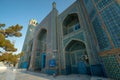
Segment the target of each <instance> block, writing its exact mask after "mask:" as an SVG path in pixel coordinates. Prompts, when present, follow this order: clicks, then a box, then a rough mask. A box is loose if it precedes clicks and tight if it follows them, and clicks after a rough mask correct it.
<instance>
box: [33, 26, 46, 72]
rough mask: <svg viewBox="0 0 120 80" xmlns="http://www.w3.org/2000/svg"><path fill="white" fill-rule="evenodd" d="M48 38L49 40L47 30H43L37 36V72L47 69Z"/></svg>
mask: <svg viewBox="0 0 120 80" xmlns="http://www.w3.org/2000/svg"><path fill="white" fill-rule="evenodd" d="M46 38H47V30H46V29H44V28H43V29H41V30H40V32H39V34H38V36H37V45H36V46H37V50H36V60H35V68H36V70H40V71H41V69H43V68H45V62H46Z"/></svg>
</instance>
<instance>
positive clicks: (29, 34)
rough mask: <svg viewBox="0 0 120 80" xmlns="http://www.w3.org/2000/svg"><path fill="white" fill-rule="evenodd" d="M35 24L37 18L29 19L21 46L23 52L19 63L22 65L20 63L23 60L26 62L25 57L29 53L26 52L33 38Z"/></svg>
mask: <svg viewBox="0 0 120 80" xmlns="http://www.w3.org/2000/svg"><path fill="white" fill-rule="evenodd" d="M37 24H38V23H37V20H35V19H31V20H30V21H29V24H28V29H27V33H26V36H25V40H24V44H23V48H22V52H24V56H23V58H21V60H20V63H19V65H22V63H24V62H28V59H27V57H28V56H29V54H30V53H28V52H29V48H30V42H31V41H32V39H33V36H34V31H35V28H36V26H37Z"/></svg>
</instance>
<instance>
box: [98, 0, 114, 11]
mask: <svg viewBox="0 0 120 80" xmlns="http://www.w3.org/2000/svg"><path fill="white" fill-rule="evenodd" d="M112 1H113V0H100V2H99V3H98V5H97V8H98V9H99V10H101V9H102V8H104V7H106V6H107V5H108V4H109V3H111V2H112Z"/></svg>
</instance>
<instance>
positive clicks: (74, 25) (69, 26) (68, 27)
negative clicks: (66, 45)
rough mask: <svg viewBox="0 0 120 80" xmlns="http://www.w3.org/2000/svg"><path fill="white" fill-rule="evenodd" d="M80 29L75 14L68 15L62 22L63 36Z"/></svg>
mask: <svg viewBox="0 0 120 80" xmlns="http://www.w3.org/2000/svg"><path fill="white" fill-rule="evenodd" d="M79 29H80V24H79V19H78V15H77V13H72V14H68V15H67V16H66V18H65V19H64V21H63V35H67V34H69V33H72V32H75V31H77V30H79Z"/></svg>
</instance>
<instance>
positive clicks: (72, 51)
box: [65, 40, 89, 74]
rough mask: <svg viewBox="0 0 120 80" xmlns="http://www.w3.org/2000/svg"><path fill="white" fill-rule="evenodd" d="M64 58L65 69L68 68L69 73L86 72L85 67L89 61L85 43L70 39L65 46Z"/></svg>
mask: <svg viewBox="0 0 120 80" xmlns="http://www.w3.org/2000/svg"><path fill="white" fill-rule="evenodd" d="M65 60H66V69H67V68H68V69H69V70H68V71H69V73H80V74H87V73H88V71H87V68H86V67H87V65H89V61H88V55H87V51H86V45H85V44H84V43H83V42H81V41H78V40H72V41H70V42H69V44H68V45H67V46H66V47H65ZM81 65H82V66H81ZM81 70H84V71H81Z"/></svg>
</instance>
